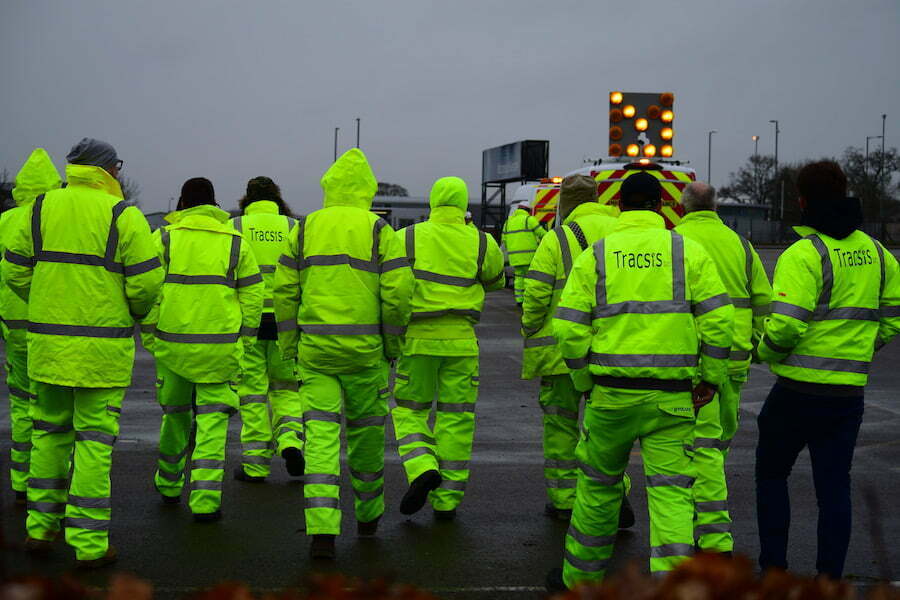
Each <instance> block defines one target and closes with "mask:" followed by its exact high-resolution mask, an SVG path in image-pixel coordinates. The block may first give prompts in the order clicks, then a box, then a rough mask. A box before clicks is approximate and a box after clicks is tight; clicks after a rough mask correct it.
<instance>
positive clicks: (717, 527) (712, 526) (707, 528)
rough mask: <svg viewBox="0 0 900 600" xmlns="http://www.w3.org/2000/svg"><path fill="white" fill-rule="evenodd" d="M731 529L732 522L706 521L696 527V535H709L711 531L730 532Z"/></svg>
mask: <svg viewBox="0 0 900 600" xmlns="http://www.w3.org/2000/svg"><path fill="white" fill-rule="evenodd" d="M729 531H731V523H705V524H703V525H697V526H696V527H694V535H695V536H698V537H699V536H701V535H708V534H710V533H728V532H729Z"/></svg>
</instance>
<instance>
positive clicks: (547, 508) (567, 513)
mask: <svg viewBox="0 0 900 600" xmlns="http://www.w3.org/2000/svg"><path fill="white" fill-rule="evenodd" d="M544 514H545V515H547V516H548V517H553V518H554V519H556V520H558V521H566V522H568V521H571V520H572V509H571V508H556V507H555V506H553V505H552V504H550V503H549V502H548V503H547V504H545V505H544Z"/></svg>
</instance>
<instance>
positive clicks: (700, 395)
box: [691, 381, 719, 414]
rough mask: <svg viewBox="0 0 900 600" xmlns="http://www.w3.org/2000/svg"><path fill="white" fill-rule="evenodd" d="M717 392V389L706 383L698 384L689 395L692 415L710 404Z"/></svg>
mask: <svg viewBox="0 0 900 600" xmlns="http://www.w3.org/2000/svg"><path fill="white" fill-rule="evenodd" d="M718 391H719V388H718V387H717V386H715V385H713V384H711V383H706V382H705V381H701V382H700V383H698V384H697V385H696V387H694V391H693V393H692V394H691V401H692V402H693V404H694V413H695V414H696V413H697V412H699V410H700V409H701V408H703V407H704V406H706V405H707V404H709V403H710V402H712V399H713V398H714V397H715V395H716V392H718Z"/></svg>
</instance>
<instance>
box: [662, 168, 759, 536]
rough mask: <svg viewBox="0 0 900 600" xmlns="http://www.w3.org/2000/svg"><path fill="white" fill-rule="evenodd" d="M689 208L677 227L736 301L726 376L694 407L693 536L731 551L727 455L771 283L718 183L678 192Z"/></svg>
mask: <svg viewBox="0 0 900 600" xmlns="http://www.w3.org/2000/svg"><path fill="white" fill-rule="evenodd" d="M681 205H682V206H683V207H684V209H685V211H686V213H687V214H685V216H684V218H683V219H682V220H681V223H680V224H679V225H678V226H677V227H676V228H675V231H676V232H678V233H679V234H681V235H683V236H684V237H685V238H687V239H691V240H694V241H695V242H697V243H698V244H700V245H701V246H703V247H704V248H705V249H706V251H707V253H708V254H709V256H710V258H711V259H712V261H713V263H715V265H716V269H718V272H719V277H720V278H721V279H722V283H724V284H725V291H726V292H727V293H728V296H729V297H730V298H731V303H732V304H733V305H734V325H733V328H734V329H733V337H732V341H731V351H730V352H729V355H728V359H729V360H728V377H726V378H725V380H724V381H723V382H722V385H720V386H719V391H718V393H717V394H716V395H715V397H713V399H712V402H710V403H709V404H707V405H706V406H704V407H703V408H701V409H700V411H699V412H698V413H697V423H696V425H695V426H694V439H693V444H692V446H693V449H694V468H695V470H696V477H697V478H696V479H695V480H694V487H693V488H692V489H693V492H694V507H695V523H694V539H695V541H696V544H697V547H698V548H699V549H700V550H703V551H705V552H723V553H731V552H732V550H733V549H734V539H733V537H732V533H731V515H730V514H729V512H728V484H727V481H726V478H725V458H726V457H727V456H728V448H729V446H730V445H731V440H732V439H733V438H734V435H735V433H737V428H738V411H739V410H740V404H741V386H743V385H744V382H745V381H747V375H748V373H749V371H750V351H751V350H752V349H753V340H754V339H756V340H758V339H759V338H760V336H761V335H762V327H763V321H764V320H765V317H766V315H767V314H768V312H769V303H770V302H771V300H772V286H771V285H770V284H769V277H768V275H766V272H765V270H764V269H763V266H762V262H761V261H760V260H759V255H758V254H757V253H756V250H755V249H754V248H753V246H752V245H751V244H750V242H749V241H747V239H745V238H744V237H742V236H741V235H739V234H737V233H735V232H734V231H733V230H732V229H731V228H730V227H728V226H727V225H725V224H724V223H723V222H722V220H721V219H720V218H719V215H718V214H717V213H716V208H717V205H716V189H715V188H714V187H712V186H711V185H708V184H706V183H701V182H695V183H691V184H688V185H687V187H685V188H684V190H683V192H682V194H681Z"/></svg>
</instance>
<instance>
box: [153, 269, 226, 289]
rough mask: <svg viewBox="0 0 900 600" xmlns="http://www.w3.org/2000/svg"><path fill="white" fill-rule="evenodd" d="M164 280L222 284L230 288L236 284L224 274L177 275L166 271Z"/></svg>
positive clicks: (183, 282) (178, 282)
mask: <svg viewBox="0 0 900 600" xmlns="http://www.w3.org/2000/svg"><path fill="white" fill-rule="evenodd" d="M165 282H166V283H176V284H178V285H224V286H227V287H231V288H233V287H235V285H236V283H235V282H234V281H231V280H229V279H228V278H227V277H225V276H224V275H179V274H177V273H167V274H166V279H165Z"/></svg>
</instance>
